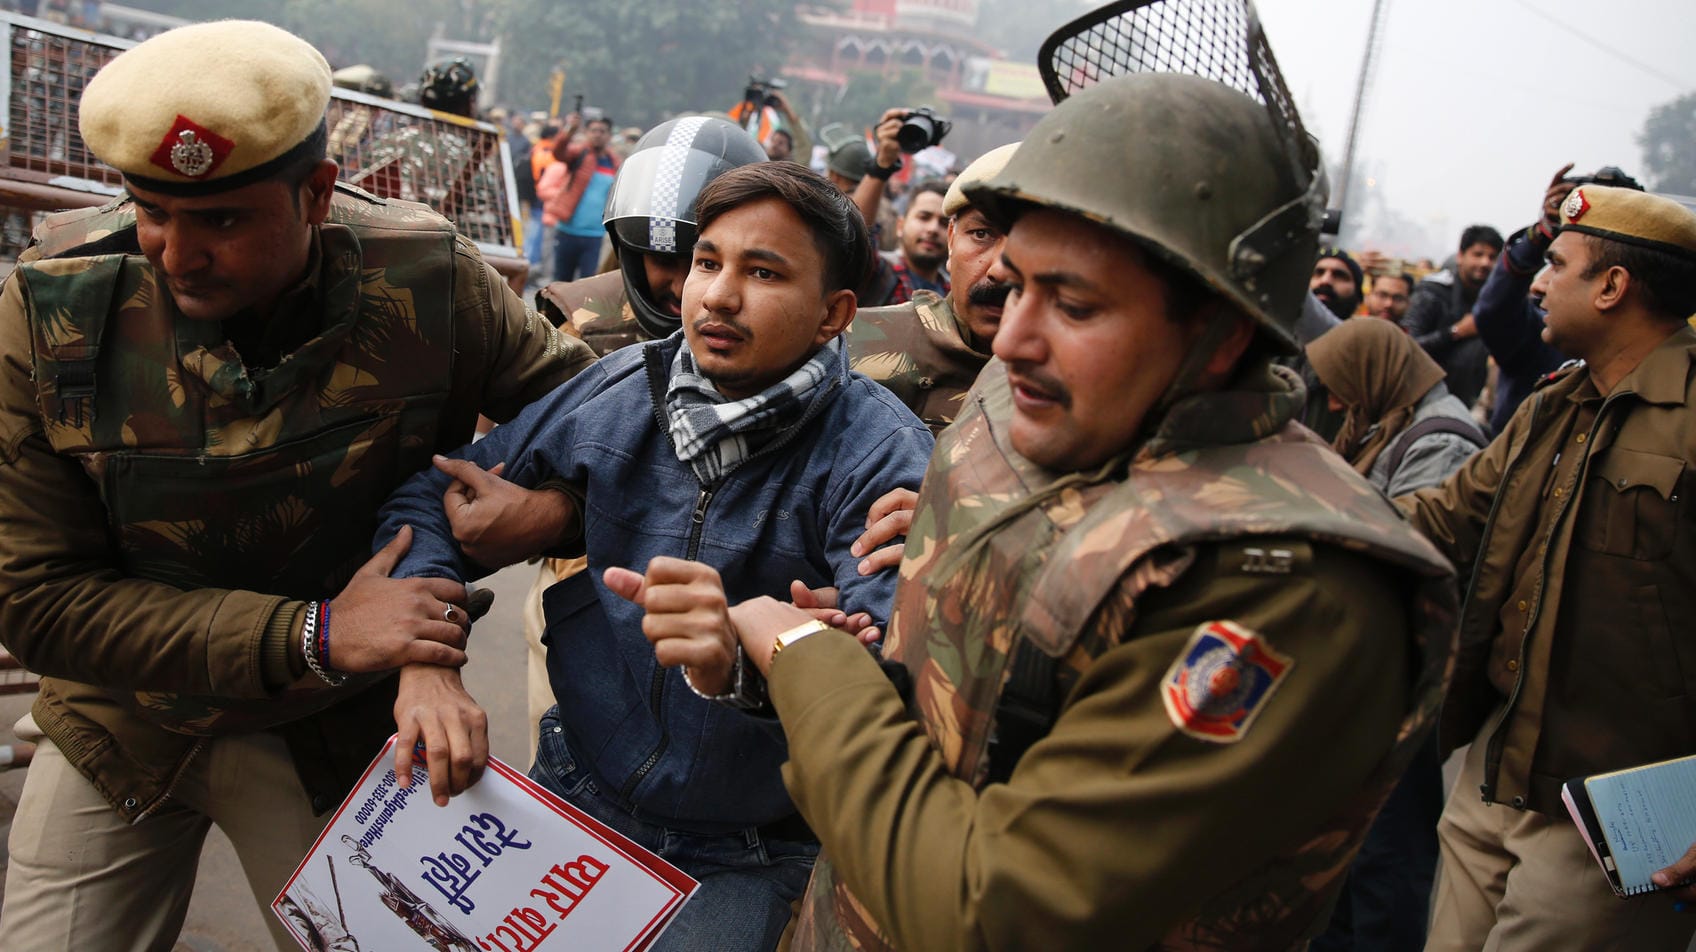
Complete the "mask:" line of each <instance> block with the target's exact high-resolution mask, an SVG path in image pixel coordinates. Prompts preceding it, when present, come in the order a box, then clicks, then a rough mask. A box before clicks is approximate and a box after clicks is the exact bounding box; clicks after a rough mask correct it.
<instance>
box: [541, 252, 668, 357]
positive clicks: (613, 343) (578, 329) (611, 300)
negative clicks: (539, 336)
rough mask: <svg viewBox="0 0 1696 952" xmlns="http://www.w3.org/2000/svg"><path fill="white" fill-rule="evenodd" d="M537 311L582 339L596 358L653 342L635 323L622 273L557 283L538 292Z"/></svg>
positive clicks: (604, 274) (615, 272) (556, 325)
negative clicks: (645, 342) (626, 295)
mask: <svg viewBox="0 0 1696 952" xmlns="http://www.w3.org/2000/svg"><path fill="white" fill-rule="evenodd" d="M536 310H537V311H538V312H539V313H541V314H542V315H543V316H544V317H546V318H547V319H548V320H549V321H551V322H553V324H554V326H555V327H558V328H559V329H560V330H562V331H565V332H566V333H568V334H572V335H575V336H577V337H579V338H582V340H583V343H585V344H588V345H589V349H590V350H593V351H594V352H595V356H596V357H605V356H606V355H608V354H610V353H612V352H613V351H615V350H619V349H621V348H624V347H629V346H630V345H632V344H640V343H643V342H644V341H649V340H653V338H652V337H650V336H648V332H647V331H646V330H644V329H643V328H642V325H641V324H638V323H637V322H636V314H635V312H634V311H632V310H631V309H630V302H629V300H628V299H626V297H625V291H624V273H623V272H621V271H616V270H614V271H606V272H602V273H601V274H597V275H592V276H590V277H587V278H578V279H577V280H576V281H571V282H565V281H555V282H554V283H553V284H550V285H548V286H547V287H545V288H543V289H542V290H540V291H537V292H536Z"/></svg>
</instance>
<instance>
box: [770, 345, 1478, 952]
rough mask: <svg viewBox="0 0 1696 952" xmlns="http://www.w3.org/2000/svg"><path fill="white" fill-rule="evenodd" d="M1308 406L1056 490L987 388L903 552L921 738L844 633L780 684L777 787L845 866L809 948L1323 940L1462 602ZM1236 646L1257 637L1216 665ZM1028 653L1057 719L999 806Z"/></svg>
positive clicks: (1254, 376) (1206, 406) (960, 429)
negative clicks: (997, 775) (1327, 442)
mask: <svg viewBox="0 0 1696 952" xmlns="http://www.w3.org/2000/svg"><path fill="white" fill-rule="evenodd" d="M1300 399H1301V391H1300V389H1299V385H1297V384H1295V383H1294V381H1293V375H1290V374H1289V373H1288V372H1287V371H1284V372H1282V373H1278V372H1274V371H1272V370H1266V371H1263V372H1254V371H1251V372H1249V373H1248V374H1246V375H1245V379H1244V380H1243V381H1242V382H1241V385H1240V387H1239V389H1237V390H1234V391H1230V392H1225V393H1216V394H1207V395H1203V396H1200V397H1196V398H1191V399H1190V400H1188V401H1184V402H1181V403H1180V404H1178V406H1177V407H1175V408H1174V410H1173V411H1172V412H1171V413H1169V414H1168V415H1167V416H1166V418H1165V421H1164V423H1163V425H1162V427H1161V429H1160V430H1159V431H1158V432H1157V433H1156V434H1155V435H1154V437H1152V438H1151V439H1150V440H1149V441H1148V442H1147V443H1145V444H1144V445H1143V446H1142V447H1141V449H1140V451H1139V452H1138V453H1137V455H1135V456H1134V457H1133V458H1132V459H1130V460H1129V461H1128V462H1126V461H1124V460H1121V461H1119V462H1118V463H1116V464H1110V465H1109V466H1107V467H1104V469H1103V470H1102V471H1101V472H1098V473H1074V474H1067V475H1060V474H1055V473H1048V472H1046V471H1043V470H1040V469H1038V468H1036V467H1035V466H1033V465H1032V464H1030V463H1029V462H1028V461H1025V460H1023V459H1022V458H1021V457H1019V456H1018V455H1017V453H1016V452H1014V451H1013V450H1012V448H1011V446H1010V445H1009V444H1008V443H1007V431H1006V426H1007V422H1008V420H1009V416H1010V413H1011V409H1010V402H1011V401H1010V395H1009V393H1008V387H1007V382H1006V374H1005V370H1004V369H1003V368H1002V367H1001V365H1000V364H998V363H991V364H990V365H989V367H988V368H987V369H986V370H985V371H984V375H983V377H982V378H980V379H979V381H978V384H977V387H976V388H975V389H974V391H973V396H972V397H971V399H970V400H969V401H968V405H967V409H966V411H965V412H964V413H963V414H962V415H961V416H960V417H959V418H958V419H957V420H956V421H955V423H954V425H953V426H952V427H951V428H949V429H948V430H947V431H946V432H945V433H944V434H943V436H942V438H941V439H940V440H939V441H938V444H937V449H936V452H935V454H934V455H933V457H932V461H931V468H930V470H929V471H928V472H927V474H926V480H925V485H924V488H923V490H922V491H921V498H920V501H919V505H918V509H917V511H916V512H915V514H914V520H913V527H912V530H911V531H910V532H909V534H908V537H907V546H906V551H905V554H904V558H903V562H902V566H901V587H900V589H899V590H898V591H897V594H896V599H895V609H894V614H893V617H892V619H891V623H890V632H889V638H888V642H887V647H886V653H887V654H888V655H890V656H891V657H892V658H894V659H895V660H898V661H899V662H900V663H901V664H902V665H903V666H904V667H905V668H906V669H907V671H908V672H909V674H910V677H911V680H912V683H913V692H912V693H913V698H912V703H913V708H914V710H912V711H909V710H907V709H905V708H904V705H903V701H902V699H901V698H900V697H899V696H898V694H897V692H896V689H895V688H894V687H892V686H891V684H890V682H889V680H888V679H887V678H886V677H885V676H884V673H883V672H882V670H880V668H879V667H878V666H877V665H876V664H874V663H873V661H872V660H871V658H870V657H869V656H867V655H866V653H865V652H864V651H862V650H860V649H859V648H858V647H856V645H855V644H854V642H853V640H852V639H850V638H847V637H845V636H841V635H838V634H835V633H829V632H826V633H821V634H820V635H817V636H815V637H813V638H809V639H807V640H805V641H802V642H800V643H799V644H797V645H795V646H794V648H793V649H791V650H786V651H784V652H783V654H782V655H781V656H780V657H779V658H777V659H776V661H775V663H774V665H773V667H772V671H771V677H770V690H771V697H772V700H773V703H774V704H775V706H776V708H777V712H778V715H779V716H780V717H781V719H782V721H783V725H784V730H785V733H786V735H787V736H788V738H789V747H790V756H791V759H790V762H789V764H787V765H786V766H785V768H784V775H785V780H786V781H787V783H788V784H789V789H790V792H791V795H792V796H793V797H794V799H795V802H796V805H797V806H798V807H799V808H800V810H801V813H802V814H803V815H804V816H805V817H806V819H807V821H808V822H809V823H810V824H811V825H812V827H813V829H814V831H815V832H817V834H818V835H819V838H820V840H821V842H822V843H823V846H824V850H823V853H822V854H821V858H820V860H819V863H818V865H817V866H816V867H815V872H814V877H813V881H812V883H811V884H810V886H809V892H808V895H807V898H806V899H805V900H803V907H802V912H801V918H800V921H799V923H798V925H797V935H796V939H795V946H794V947H795V948H796V949H798V950H816V949H848V948H867V949H873V948H885V947H889V946H893V947H897V948H902V949H909V950H928V949H950V950H969V949H1037V948H1040V949H1105V948H1112V949H1145V948H1165V949H1214V948H1229V949H1261V948H1264V949H1286V948H1292V947H1300V946H1301V945H1302V944H1303V943H1304V942H1305V940H1306V938H1307V937H1308V936H1310V935H1311V934H1312V933H1313V932H1315V931H1317V930H1318V928H1320V927H1322V925H1323V917H1324V916H1325V914H1326V913H1327V912H1328V909H1329V905H1330V903H1331V901H1332V899H1333V897H1334V896H1335V892H1336V890H1337V889H1338V888H1340V886H1341V882H1342V876H1343V873H1344V871H1345V870H1346V869H1347V866H1348V862H1349V859H1350V857H1351V856H1352V855H1353V853H1354V851H1355V850H1356V849H1357V848H1358V845H1359V842H1360V840H1361V838H1362V837H1363V836H1364V834H1365V831H1366V828H1367V826H1368V825H1369V823H1370V820H1371V817H1372V816H1373V814H1374V813H1375V811H1376V810H1377V808H1378V806H1379V805H1380V804H1381V803H1382V800H1383V798H1384V797H1385V796H1387V794H1388V792H1389V790H1390V789H1391V788H1392V786H1393V784H1394V781H1395V779H1396V777H1397V776H1398V775H1399V773H1400V772H1401V770H1402V769H1403V767H1404V766H1405V764H1406V762H1407V759H1408V757H1409V756H1410V755H1411V752H1412V750H1413V747H1414V746H1415V745H1416V744H1417V742H1418V741H1419V740H1420V739H1421V738H1422V737H1423V736H1424V734H1425V731H1426V729H1427V728H1428V727H1429V725H1430V724H1431V722H1432V721H1433V719H1434V717H1435V713H1436V708H1437V704H1438V702H1439V699H1440V697H1441V692H1442V689H1443V685H1444V683H1445V677H1446V673H1447V663H1448V661H1449V658H1450V652H1451V649H1452V635H1453V623H1454V617H1455V596H1454V585H1453V578H1452V573H1451V572H1450V570H1449V568H1448V565H1447V563H1445V562H1444V561H1443V559H1442V558H1441V557H1440V556H1439V555H1438V554H1437V553H1436V552H1435V550H1433V549H1432V548H1431V547H1430V546H1429V545H1428V544H1427V543H1425V542H1424V541H1423V540H1421V539H1419V538H1418V536H1417V535H1416V534H1414V533H1413V532H1412V531H1411V530H1410V529H1409V528H1408V527H1407V526H1406V525H1405V524H1404V523H1402V522H1401V521H1400V519H1399V518H1398V517H1397V516H1396V514H1395V513H1394V510H1393V509H1391V507H1389V506H1388V504H1387V503H1386V502H1385V501H1384V499H1383V497H1382V496H1381V495H1379V494H1378V493H1377V492H1376V491H1375V490H1373V489H1372V488H1371V487H1370V486H1369V485H1368V484H1366V483H1365V482H1364V481H1363V480H1361V479H1360V478H1359V477H1358V476H1357V475H1356V474H1354V473H1353V472H1352V471H1351V470H1349V469H1348V467H1347V465H1346V464H1344V463H1343V462H1342V461H1341V460H1340V459H1338V458H1337V457H1336V456H1335V454H1333V453H1331V452H1330V451H1329V449H1328V448H1326V447H1324V446H1323V445H1322V444H1320V443H1318V442H1317V440H1316V439H1315V438H1314V437H1313V436H1312V434H1311V433H1309V432H1308V431H1306V430H1304V429H1302V428H1300V427H1299V426H1296V425H1293V424H1291V423H1290V420H1291V418H1292V417H1293V415H1294V413H1295V412H1296V409H1297V408H1298V407H1299V405H1300ZM1127 466H1128V468H1129V472H1128V474H1127V473H1126V467H1127ZM1221 628H1224V629H1226V630H1229V631H1232V632H1236V633H1239V634H1242V633H1246V634H1248V635H1251V636H1252V640H1251V641H1250V644H1251V645H1252V647H1250V648H1245V649H1243V653H1242V654H1241V655H1239V656H1238V657H1237V660H1236V661H1230V660H1229V659H1226V660H1225V661H1224V663H1223V666H1220V664H1221V656H1220V652H1219V650H1218V647H1217V646H1218V645H1219V644H1220V642H1219V631H1220V629H1221ZM1021 643H1026V644H1029V645H1031V646H1034V647H1035V648H1036V649H1037V650H1039V651H1040V652H1041V653H1042V654H1043V655H1044V656H1047V657H1049V658H1052V659H1054V660H1055V661H1056V662H1057V665H1058V666H1057V675H1056V677H1057V680H1058V681H1059V686H1060V688H1061V693H1060V696H1061V697H1062V698H1063V701H1062V703H1061V705H1060V708H1059V712H1058V716H1057V718H1056V719H1055V720H1054V722H1053V724H1052V727H1051V729H1050V730H1049V732H1048V733H1047V735H1046V736H1045V737H1043V738H1042V739H1040V740H1037V741H1036V743H1035V744H1034V745H1033V746H1031V747H1030V748H1029V749H1028V750H1027V751H1026V752H1025V753H1024V755H1023V757H1022V758H1021V759H1020V760H1019V761H1018V763H1017V766H1016V768H1015V769H1014V770H1013V772H1012V774H1011V777H1010V779H1009V780H1008V781H1007V782H1005V783H987V778H988V770H987V764H988V760H989V756H990V755H989V748H990V744H991V739H992V738H993V737H994V736H995V735H996V733H997V731H996V716H997V713H998V707H997V704H998V701H999V697H1000V694H1001V692H1002V690H1003V689H1004V676H1005V674H1006V672H1007V671H1008V666H1009V660H1010V659H1011V658H1012V657H1013V656H1014V654H1015V653H1016V652H1017V650H1018V646H1019V645H1020V644H1021ZM1209 645H1212V646H1214V647H1208V646H1209ZM1255 658H1259V659H1264V660H1263V662H1255V661H1253V660H1252V659H1255ZM1250 684H1261V685H1269V687H1267V689H1266V690H1265V692H1264V693H1255V692H1254V691H1253V690H1249V689H1247V688H1245V689H1244V690H1245V692H1246V693H1244V694H1241V695H1239V694H1236V693H1235V692H1236V690H1237V686H1239V685H1250ZM986 783H987V785H986Z"/></svg>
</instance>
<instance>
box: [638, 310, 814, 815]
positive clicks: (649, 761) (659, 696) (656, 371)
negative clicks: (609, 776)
mask: <svg viewBox="0 0 1696 952" xmlns="http://www.w3.org/2000/svg"><path fill="white" fill-rule="evenodd" d="M650 346H651V345H650ZM683 346H685V347H687V346H689V345H688V343H687V342H685V343H684V344H683ZM643 358H644V361H643V362H644V364H645V365H646V369H647V370H648V393H649V396H650V398H651V401H652V403H653V407H654V425H655V426H657V427H659V429H660V432H661V433H662V434H664V435H665V441H666V445H667V446H670V447H671V449H672V453H673V455H675V454H676V452H677V444H676V443H675V442H673V441H672V438H671V426H670V421H669V420H668V419H667V418H666V413H665V388H664V387H663V386H661V384H660V381H661V377H660V373H661V372H662V368H661V367H660V363H659V350H658V349H657V348H654V349H651V350H650V351H649V352H648V353H646V354H644V355H643ZM840 383H841V378H840V377H838V378H835V379H832V380H829V381H826V382H825V383H824V384H823V385H822V386H823V387H824V389H823V391H822V392H820V393H819V394H818V395H817V396H815V397H814V398H813V401H812V403H811V404H810V405H809V406H808V407H807V411H806V412H805V413H803V414H802V415H801V418H800V419H799V420H797V421H795V425H794V426H792V427H790V428H789V432H787V433H785V434H784V435H783V436H782V437H780V438H778V439H777V440H776V441H775V442H772V443H769V444H767V445H766V446H765V447H763V448H761V449H760V451H759V452H757V453H754V454H752V455H750V456H749V457H748V458H747V459H745V460H743V461H742V465H744V466H746V465H747V464H749V463H751V462H753V461H755V460H757V459H761V458H763V457H766V456H769V455H771V454H772V453H775V452H777V451H778V450H780V449H782V448H783V447H785V446H787V445H789V444H790V443H792V442H794V441H795V439H796V438H797V437H798V436H800V434H801V432H802V431H803V430H804V429H805V428H806V426H807V424H808V423H810V422H812V419H813V417H815V416H817V415H818V414H819V412H820V411H821V410H822V409H823V407H824V404H825V401H824V400H823V399H822V398H823V397H824V396H826V395H828V394H829V393H830V392H831V391H832V390H834V389H835V388H836V387H837V386H839V385H840ZM720 485H721V483H714V484H713V485H711V486H707V485H705V484H701V485H700V490H699V492H698V493H697V495H696V496H695V511H694V512H693V513H691V514H690V517H689V519H690V526H689V544H688V546H687V547H686V549H685V555H684V558H686V559H688V560H689V561H691V562H693V561H695V557H696V556H697V555H699V554H700V550H701V536H702V535H703V534H704V533H705V531H706V524H707V507H708V506H710V505H712V501H713V494H714V493H716V492H717V491H718V487H719V486H720ZM664 700H665V669H664V668H662V667H660V666H659V665H658V664H655V665H654V676H653V679H652V680H651V681H649V683H648V709H649V710H650V711H652V712H653V715H654V720H655V721H656V722H658V723H659V726H660V739H659V743H657V744H655V745H654V749H653V750H651V751H649V752H648V756H647V757H646V758H644V759H643V760H642V765H641V766H639V767H637V768H636V772H635V773H633V774H631V775H630V779H628V780H626V781H625V782H624V786H622V787H620V788H619V791H618V795H619V799H620V800H622V801H624V802H625V803H629V802H630V795H631V794H632V793H634V792H635V790H636V787H637V785H638V784H640V783H641V782H642V780H643V778H645V777H647V776H648V773H649V772H650V771H652V770H653V769H654V767H655V766H656V765H658V764H659V762H660V758H661V757H664V756H665V752H666V748H668V747H670V746H671V733H670V732H669V731H667V730H666V729H665V707H664V704H663V702H664Z"/></svg>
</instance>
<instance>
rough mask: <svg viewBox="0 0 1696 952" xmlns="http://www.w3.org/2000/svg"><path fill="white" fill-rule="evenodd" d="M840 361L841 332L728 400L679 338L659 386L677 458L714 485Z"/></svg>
mask: <svg viewBox="0 0 1696 952" xmlns="http://www.w3.org/2000/svg"><path fill="white" fill-rule="evenodd" d="M842 361H843V357H842V338H841V337H837V338H835V339H833V340H831V341H830V342H829V343H827V344H825V345H824V346H823V347H820V348H819V350H818V353H816V354H814V355H813V356H812V357H811V358H810V359H808V360H807V362H806V363H804V364H802V365H801V366H800V367H797V368H796V369H795V372H794V373H791V374H790V375H789V376H787V377H785V378H783V379H782V380H780V381H778V382H777V383H774V384H772V385H771V386H769V387H767V388H766V389H764V390H762V391H760V392H759V393H756V394H754V395H753V396H751V397H745V398H743V399H741V400H728V399H726V398H725V396H724V394H722V393H719V392H718V388H717V387H715V386H713V383H712V381H710V380H708V379H707V378H705V377H703V376H701V375H700V374H699V373H697V372H696V370H695V358H694V356H693V355H692V354H690V353H689V342H688V341H687V340H684V341H683V342H682V346H681V347H679V348H677V356H676V357H675V358H674V359H673V360H672V362H671V384H670V386H668V387H667V388H666V391H665V410H666V417H667V418H668V419H669V420H670V422H671V442H672V445H673V446H674V447H676V448H677V459H678V461H679V462H682V463H687V464H689V467H690V468H691V469H693V470H694V471H695V476H696V478H698V479H699V480H700V481H701V483H702V485H706V486H711V485H714V484H715V483H717V482H718V481H719V480H720V479H723V478H724V477H725V476H728V475H729V474H730V472H731V471H732V470H734V469H735V468H736V467H738V466H740V465H742V463H743V462H744V461H746V460H747V459H748V457H749V456H752V455H753V454H754V453H755V452H757V451H758V450H759V448H760V447H761V446H763V445H765V443H766V441H767V440H769V439H771V438H772V437H773V436H775V435H777V433H778V432H779V431H781V430H782V429H783V428H784V427H785V426H788V425H790V424H793V423H794V422H796V420H797V419H798V418H799V417H800V415H801V413H802V412H803V411H804V410H805V409H806V406H807V403H808V402H809V401H810V400H811V399H812V396H813V392H814V391H815V390H817V389H818V388H819V385H820V384H822V383H824V382H825V381H827V380H830V379H831V378H833V377H836V376H837V375H838V374H840V373H841V368H842Z"/></svg>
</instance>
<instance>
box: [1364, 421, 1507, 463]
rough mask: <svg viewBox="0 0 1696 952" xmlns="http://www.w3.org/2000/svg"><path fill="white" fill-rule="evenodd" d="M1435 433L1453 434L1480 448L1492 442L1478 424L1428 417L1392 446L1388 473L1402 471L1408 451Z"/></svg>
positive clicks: (1403, 433)
mask: <svg viewBox="0 0 1696 952" xmlns="http://www.w3.org/2000/svg"><path fill="white" fill-rule="evenodd" d="M1433 433H1453V434H1454V435H1455V436H1459V437H1463V438H1465V440H1466V441H1467V442H1468V443H1471V444H1472V445H1473V446H1476V447H1479V448H1483V447H1484V446H1486V445H1487V444H1488V443H1489V442H1490V441H1489V440H1486V439H1485V438H1484V433H1483V432H1482V431H1481V430H1479V429H1478V426H1477V424H1474V423H1471V422H1468V421H1466V420H1459V419H1456V418H1454V417H1451V416H1434V417H1427V418H1425V419H1423V420H1420V421H1419V422H1418V423H1415V424H1414V425H1412V426H1410V427H1408V428H1407V429H1405V430H1403V431H1402V435H1401V436H1398V437H1396V441H1395V442H1394V443H1391V444H1390V450H1389V467H1390V468H1389V470H1388V471H1389V472H1391V473H1394V472H1395V471H1396V470H1398V469H1401V466H1402V459H1403V458H1404V457H1406V456H1407V453H1408V450H1411V449H1413V444H1415V443H1417V442H1419V441H1420V439H1421V438H1423V437H1427V436H1430V435H1431V434H1433Z"/></svg>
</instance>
